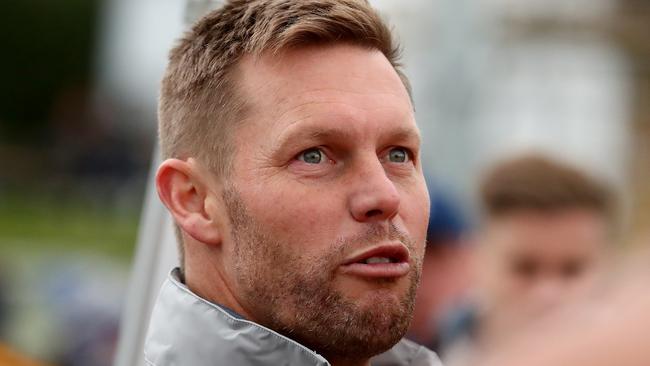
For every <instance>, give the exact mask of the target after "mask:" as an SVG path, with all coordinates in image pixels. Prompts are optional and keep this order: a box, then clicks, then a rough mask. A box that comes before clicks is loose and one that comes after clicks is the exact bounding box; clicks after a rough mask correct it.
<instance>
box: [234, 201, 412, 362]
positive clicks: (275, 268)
mask: <svg viewBox="0 0 650 366" xmlns="http://www.w3.org/2000/svg"><path fill="white" fill-rule="evenodd" d="M224 201H225V202H226V205H227V208H228V211H229V214H230V219H231V223H232V228H231V234H232V238H233V240H234V247H235V250H234V253H233V256H234V268H235V273H236V276H237V278H236V281H237V283H238V286H239V287H240V292H241V293H240V296H241V297H242V299H243V300H244V301H245V303H246V304H247V305H248V307H249V309H248V310H249V311H250V312H251V313H252V314H254V316H255V317H256V319H253V320H255V321H257V322H258V323H260V324H262V325H264V326H266V327H268V328H270V329H273V330H275V331H277V332H279V333H281V334H283V335H285V336H287V337H289V338H291V339H294V340H296V341H298V342H300V343H301V344H303V345H305V346H307V347H309V348H311V349H313V350H315V351H317V352H319V353H321V354H323V355H324V356H326V357H328V358H337V359H367V358H370V357H372V356H374V355H377V354H379V353H382V352H384V351H386V350H388V349H390V348H391V347H392V346H393V345H394V344H395V343H397V342H398V341H399V340H400V339H401V338H402V337H403V336H404V334H405V333H406V331H407V329H408V327H409V324H410V322H411V318H412V315H413V308H414V303H415V294H416V291H417V287H418V282H419V276H420V269H421V265H422V260H421V258H420V257H419V256H418V255H416V251H415V245H414V243H413V241H412V240H409V238H408V237H407V236H406V235H404V234H402V233H400V232H399V231H398V230H397V229H396V228H395V227H394V226H392V225H391V227H390V229H389V230H388V232H387V230H386V229H385V228H383V227H381V228H380V227H379V226H372V227H369V229H368V231H367V232H365V233H362V234H361V235H359V236H356V237H354V238H347V239H341V240H337V241H336V242H335V243H333V245H332V247H331V248H330V249H329V250H327V251H325V252H324V253H326V254H324V255H320V256H318V257H309V256H306V255H303V254H301V253H298V251H296V250H295V248H291V247H290V246H289V245H287V244H286V243H282V242H280V241H278V239H277V238H273V237H271V236H270V235H269V234H268V233H267V232H265V230H264V228H263V227H261V226H260V225H259V224H258V223H257V222H256V221H255V220H254V219H253V218H252V217H251V216H250V215H249V214H248V212H247V210H246V206H245V205H244V203H243V201H242V200H241V198H240V196H239V194H238V193H237V191H236V190H235V189H233V188H231V189H228V190H226V192H225V193H224ZM387 238H390V239H393V240H395V239H397V240H400V241H401V242H402V243H404V244H405V245H406V246H407V247H408V249H409V251H410V253H411V258H412V259H413V262H412V263H411V265H412V266H413V267H414V268H413V269H412V270H411V272H410V275H409V277H408V280H409V283H408V288H407V289H406V291H405V292H404V293H396V292H395V290H394V289H393V290H391V285H393V282H395V281H396V280H393V279H384V280H378V282H381V281H383V282H384V285H385V287H383V286H382V287H381V289H379V290H377V293H375V294H373V295H372V298H370V299H368V300H369V301H365V304H361V305H360V304H357V303H355V302H353V301H351V300H349V299H347V298H346V297H345V296H344V295H343V294H342V293H341V292H340V291H338V290H337V289H335V288H334V280H335V276H336V272H337V268H338V266H339V264H340V263H341V259H342V255H343V253H345V252H346V250H347V248H349V247H350V246H351V245H353V244H354V243H357V244H358V243H376V242H378V241H380V240H382V239H387Z"/></svg>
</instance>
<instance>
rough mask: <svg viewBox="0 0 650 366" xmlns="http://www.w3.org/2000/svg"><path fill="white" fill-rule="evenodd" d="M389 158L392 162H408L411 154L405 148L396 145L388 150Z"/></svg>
mask: <svg viewBox="0 0 650 366" xmlns="http://www.w3.org/2000/svg"><path fill="white" fill-rule="evenodd" d="M388 160H389V161H390V162H392V163H406V162H407V161H409V154H408V152H407V151H406V149H405V148H402V147H395V148H392V149H391V150H390V151H389V152H388Z"/></svg>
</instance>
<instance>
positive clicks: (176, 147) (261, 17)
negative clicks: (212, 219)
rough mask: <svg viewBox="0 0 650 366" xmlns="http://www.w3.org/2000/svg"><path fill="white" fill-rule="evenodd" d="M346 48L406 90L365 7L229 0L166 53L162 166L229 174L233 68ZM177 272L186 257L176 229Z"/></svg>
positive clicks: (236, 104) (321, 1)
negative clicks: (371, 54)
mask: <svg viewBox="0 0 650 366" xmlns="http://www.w3.org/2000/svg"><path fill="white" fill-rule="evenodd" d="M334 43H349V44H354V45H358V46H360V47H365V48H368V49H376V50H379V51H380V52H382V53H383V54H384V56H385V57H386V58H387V59H388V61H389V62H390V63H391V65H392V66H393V68H394V69H395V72H396V73H397V74H398V75H399V77H400V79H401V80H402V82H403V83H404V86H405V87H406V90H407V91H408V93H409V95H410V94H411V89H410V86H409V82H408V79H407V78H406V76H405V75H404V73H403V72H402V70H401V68H400V62H399V59H400V48H399V45H398V43H397V42H396V41H395V40H394V39H393V37H392V34H391V31H390V29H389V27H388V26H387V25H386V23H384V21H383V20H382V19H381V17H380V16H379V14H378V13H377V12H376V11H375V10H373V9H372V8H371V7H370V5H369V4H368V2H367V1H365V0H300V1H296V0H230V1H226V3H225V4H224V5H223V6H222V7H220V8H219V9H217V10H215V11H213V12H211V13H209V14H208V15H206V16H205V17H203V18H202V19H200V20H199V21H198V22H197V23H196V24H195V25H194V26H193V27H192V29H191V30H190V31H189V32H187V33H186V34H185V36H184V37H183V38H181V39H180V40H179V42H178V44H177V45H176V47H174V49H172V51H171V52H170V56H169V64H168V66H167V71H166V73H165V76H164V78H163V81H162V87H161V92H160V100H159V105H158V123H159V138H160V145H161V150H162V155H163V158H165V159H167V158H180V159H185V158H188V157H194V158H196V159H198V160H199V161H201V162H202V163H204V164H206V165H207V166H208V168H209V169H210V170H211V171H212V172H213V173H214V174H216V175H217V176H220V177H226V176H227V175H228V172H229V171H230V163H231V158H232V157H231V154H232V151H233V150H234V146H233V141H232V138H231V136H232V134H233V131H234V126H235V125H236V123H237V122H238V121H240V120H241V119H243V116H244V114H245V111H246V104H245V102H244V101H245V99H246V98H245V97H244V96H242V95H239V94H240V93H239V92H238V89H237V80H236V75H235V74H236V73H235V70H234V68H235V66H236V65H237V63H238V61H239V60H241V59H242V57H244V56H246V55H254V56H259V55H261V54H262V53H264V52H271V53H277V52H279V51H281V50H283V49H294V48H300V47H307V46H312V45H320V44H323V45H327V44H334ZM176 236H177V239H178V242H179V243H178V244H179V257H180V263H181V270H183V267H184V250H183V243H182V238H181V231H180V228H178V227H176Z"/></svg>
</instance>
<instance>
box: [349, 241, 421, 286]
mask: <svg viewBox="0 0 650 366" xmlns="http://www.w3.org/2000/svg"><path fill="white" fill-rule="evenodd" d="M341 270H342V272H343V273H346V274H350V275H354V276H360V277H372V278H390V277H402V276H405V275H406V274H408V272H409V271H410V265H409V252H408V250H407V249H406V247H405V246H404V245H403V244H401V243H397V244H386V245H379V246H376V247H372V248H369V249H365V250H363V251H361V252H360V253H356V254H354V255H352V257H351V258H350V259H349V260H347V261H346V262H345V263H344V264H343V265H342V266H341Z"/></svg>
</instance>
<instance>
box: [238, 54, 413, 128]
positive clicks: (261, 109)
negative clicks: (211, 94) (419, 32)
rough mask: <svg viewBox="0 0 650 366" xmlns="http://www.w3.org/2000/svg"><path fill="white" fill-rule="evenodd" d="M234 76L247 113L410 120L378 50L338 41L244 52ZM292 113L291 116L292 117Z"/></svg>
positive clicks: (397, 82)
mask: <svg viewBox="0 0 650 366" xmlns="http://www.w3.org/2000/svg"><path fill="white" fill-rule="evenodd" d="M238 81H239V85H240V87H241V89H242V90H241V91H242V95H243V96H245V98H246V104H247V106H248V110H249V111H250V113H249V115H252V116H254V117H256V118H259V116H260V115H263V117H265V118H266V119H268V120H271V121H278V120H284V122H285V123H286V122H295V121H286V118H284V117H287V115H296V114H297V115H302V116H301V117H312V116H316V117H317V116H318V115H322V114H338V115H339V117H341V118H351V119H360V118H361V117H363V118H367V117H368V114H369V113H371V114H372V115H373V117H374V118H376V117H381V118H384V119H387V120H414V119H413V108H412V106H411V103H410V98H409V95H408V92H407V91H406V88H405V87H404V85H403V83H402V81H401V79H400V78H399V76H398V74H397V72H396V71H395V70H394V69H393V67H392V65H391V64H390V62H389V61H388V60H387V59H386V57H385V56H384V55H383V54H382V53H381V52H379V51H378V50H370V49H366V48H362V47H359V46H354V45H347V44H338V45H327V46H322V45H321V46H310V47H306V48H299V49H293V50H285V51H282V52H279V53H277V54H270V53H265V54H262V55H261V56H258V57H253V56H247V57H245V58H244V59H243V60H242V61H241V62H240V64H239V65H238ZM294 118H296V117H294Z"/></svg>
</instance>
